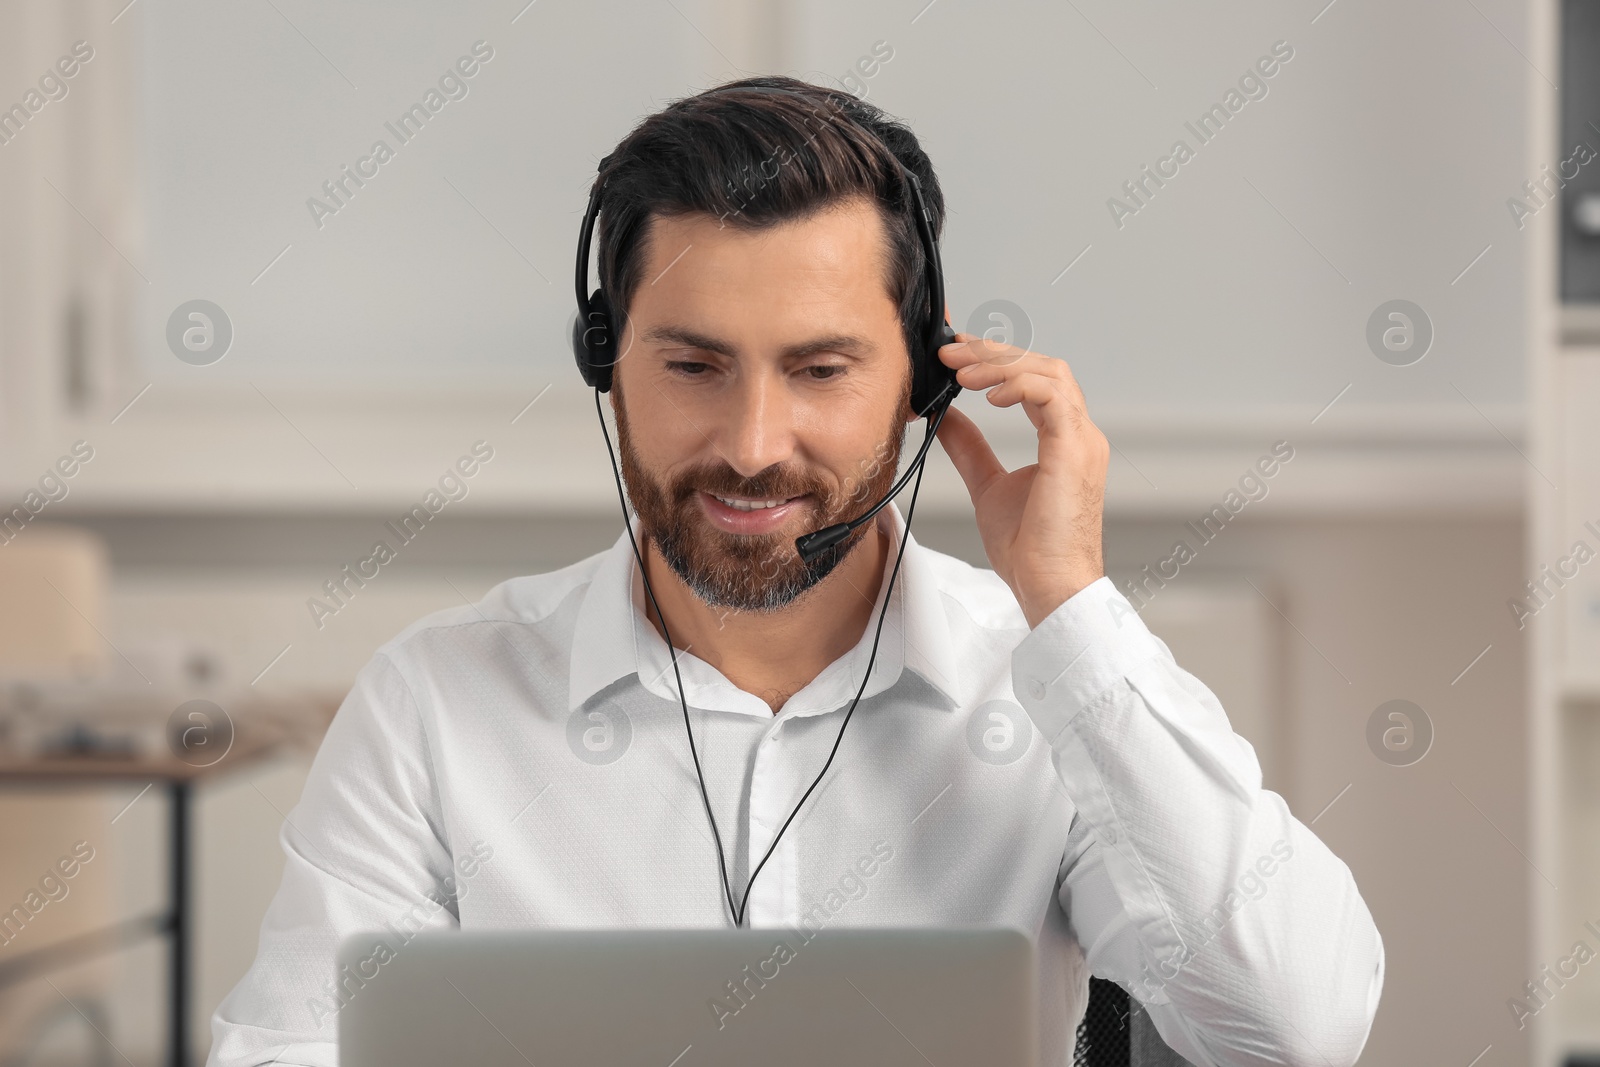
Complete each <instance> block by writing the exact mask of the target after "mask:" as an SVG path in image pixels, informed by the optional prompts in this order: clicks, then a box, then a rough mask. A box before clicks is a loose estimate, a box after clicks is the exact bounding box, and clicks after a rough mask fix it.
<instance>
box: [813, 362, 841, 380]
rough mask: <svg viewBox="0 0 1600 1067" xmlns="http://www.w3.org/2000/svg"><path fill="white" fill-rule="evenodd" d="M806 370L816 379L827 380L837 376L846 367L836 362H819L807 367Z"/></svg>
mask: <svg viewBox="0 0 1600 1067" xmlns="http://www.w3.org/2000/svg"><path fill="white" fill-rule="evenodd" d="M806 370H807V371H809V372H810V374H811V377H812V378H813V379H814V380H816V381H819V382H825V381H827V380H828V379H829V378H837V377H838V376H839V374H840V373H842V372H843V371H844V368H843V367H841V366H839V365H838V364H835V363H817V364H814V365H813V366H810V367H807V368H806ZM818 372H820V373H818Z"/></svg>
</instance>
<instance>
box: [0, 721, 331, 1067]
mask: <svg viewBox="0 0 1600 1067" xmlns="http://www.w3.org/2000/svg"><path fill="white" fill-rule="evenodd" d="M230 707H232V708H233V710H232V711H231V712H230V713H229V716H228V717H229V718H230V719H231V720H232V726H233V736H232V742H231V744H230V745H229V746H228V749H227V752H226V754H225V755H224V756H222V757H221V758H220V759H217V760H216V762H214V763H209V764H207V765H204V766H196V765H193V764H191V763H186V762H184V760H182V759H179V758H178V756H177V755H176V754H175V752H165V751H163V752H160V753H146V754H140V755H116V754H104V753H97V754H93V755H51V756H43V755H30V754H20V753H16V752H7V751H0V788H3V789H16V788H28V787H38V786H50V787H62V786H65V787H69V788H70V787H81V788H94V787H102V786H106V785H111V784H131V783H137V782H146V783H148V785H147V786H146V788H147V789H148V788H150V787H151V786H154V785H157V784H160V785H161V786H162V787H163V788H164V789H165V791H166V794H167V798H168V801H169V815H168V819H167V855H168V860H167V863H168V878H167V906H166V908H165V909H164V910H163V911H161V912H157V913H155V914H151V915H144V916H139V917H137V918H133V919H128V920H124V921H123V922H120V923H116V924H113V925H111V926H109V927H106V928H104V929H101V930H95V931H91V932H89V933H86V934H80V935H77V936H75V937H70V938H66V939H65V940H62V941H59V942H57V943H56V944H53V945H49V946H46V947H44V948H39V949H35V950H33V951H32V952H28V953H25V954H23V955H19V956H17V957H16V958H15V959H11V960H8V961H6V962H5V963H3V964H0V988H3V987H5V986H7V985H11V984H13V983H16V982H20V981H24V980H26V979H29V978H32V977H34V976H35V975H39V974H44V973H48V972H50V971H53V970H56V969H57V968H60V967H64V966H66V965H68V964H72V963H76V962H78V961H80V960H84V959H89V958H92V957H95V956H99V955H102V954H104V953H107V952H111V951H114V950H116V949H119V948H122V947H124V946H126V945H129V944H133V943H135V942H138V941H142V940H144V939H146V938H149V937H160V936H165V937H167V938H168V948H169V956H168V958H169V967H168V983H167V989H168V1012H167V1039H168V1046H167V1047H168V1053H169V1055H168V1062H169V1063H170V1064H171V1065H172V1067H192V1065H191V1063H190V1049H189V995H190V967H191V963H192V961H191V949H192V944H191V938H192V935H193V928H192V925H191V916H190V914H189V912H190V902H191V899H192V898H191V888H192V885H191V872H192V868H193V857H192V855H191V848H192V843H193V838H192V835H191V828H192V819H193V804H194V789H195V787H196V786H197V785H199V784H200V783H201V782H203V781H205V780H208V779H212V778H216V777H219V776H221V775H224V774H228V773H231V772H233V771H235V770H238V769H240V768H242V767H246V766H249V765H250V764H253V763H259V762H261V761H262V760H265V759H267V758H270V757H272V756H275V755H278V754H281V753H284V752H288V751H293V750H295V749H300V750H303V751H311V750H313V749H314V748H315V746H316V745H317V744H318V743H320V741H321V739H322V734H323V733H324V732H325V731H326V729H327V726H328V723H329V722H330V721H331V720H332V718H333V713H334V711H336V710H337V708H338V700H337V699H332V698H329V697H327V696H314V697H307V698H305V699H302V700H296V701H290V702H284V701H275V702H269V701H262V700H255V701H252V702H250V703H241V704H236V705H230ZM51 717H52V718H55V719H60V720H61V721H62V724H63V725H65V724H66V723H67V722H69V721H71V720H70V719H69V718H67V717H66V716H63V715H61V713H59V712H52V713H51ZM84 719H85V720H86V721H87V722H90V723H95V724H97V725H102V723H99V722H97V720H96V719H95V717H93V716H85V717H84ZM110 721H120V722H122V723H126V721H127V719H126V717H120V718H119V720H110ZM141 795H142V794H141ZM135 799H137V797H136V798H135Z"/></svg>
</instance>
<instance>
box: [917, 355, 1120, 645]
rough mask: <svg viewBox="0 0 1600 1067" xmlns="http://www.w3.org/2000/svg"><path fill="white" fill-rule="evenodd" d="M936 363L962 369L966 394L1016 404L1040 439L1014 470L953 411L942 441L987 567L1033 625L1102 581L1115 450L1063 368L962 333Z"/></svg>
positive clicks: (1040, 357)
mask: <svg viewBox="0 0 1600 1067" xmlns="http://www.w3.org/2000/svg"><path fill="white" fill-rule="evenodd" d="M939 358H940V359H941V360H943V361H944V363H945V365H946V366H950V367H954V368H956V371H957V373H956V378H957V381H959V382H960V383H961V385H962V387H963V388H965V389H987V390H988V391H989V393H988V396H989V403H991V404H994V405H995V406H996V407H1011V406H1012V405H1014V404H1018V403H1020V404H1021V405H1022V410H1023V411H1024V412H1026V413H1027V415H1028V418H1029V419H1031V420H1033V425H1034V427H1035V428H1036V429H1037V430H1038V431H1039V462H1037V463H1032V464H1029V465H1028V466H1026V467H1019V468H1018V469H1016V470H1014V471H1009V472H1008V471H1007V470H1006V469H1005V467H1004V466H1003V465H1002V464H1001V462H1000V461H999V459H997V458H996V457H995V454H994V450H993V449H991V448H990V447H989V442H988V441H987V440H985V439H984V436H983V432H982V431H981V430H979V429H978V426H977V424H976V423H974V422H973V421H972V420H971V419H969V418H967V417H966V416H965V415H963V414H962V413H961V412H960V411H957V410H956V409H955V407H954V406H952V407H951V408H950V410H949V411H948V412H947V413H946V414H945V417H944V423H943V424H942V425H941V426H940V427H939V443H940V444H942V445H944V449H945V452H946V453H947V454H948V455H949V456H950V459H951V462H953V463H954V464H955V467H956V470H957V471H959V472H960V474H961V480H962V481H964V482H966V484H967V491H968V492H969V493H971V494H972V504H973V508H974V509H975V510H976V512H977V515H978V532H979V533H980V534H982V536H983V548H984V551H985V552H986V553H987V554H988V556H989V563H990V565H991V566H993V567H994V570H995V573H996V574H998V575H1000V577H1001V578H1003V579H1005V582H1006V584H1007V585H1009V586H1010V587H1011V592H1012V593H1013V594H1015V596H1016V598H1017V603H1018V604H1020V605H1021V606H1022V613H1023V615H1025V616H1026V617H1027V619H1028V625H1029V626H1030V627H1037V626H1038V625H1039V624H1040V623H1041V622H1043V621H1044V619H1045V617H1046V616H1048V615H1049V614H1050V613H1051V612H1053V611H1055V609H1056V608H1058V607H1060V606H1061V605H1062V604H1063V603H1065V602H1066V600H1067V598H1068V597H1070V596H1072V595H1073V594H1074V593H1076V592H1078V590H1080V589H1082V588H1084V587H1085V586H1087V585H1088V584H1089V583H1091V582H1093V581H1094V580H1095V579H1097V578H1099V577H1100V576H1102V575H1103V574H1105V564H1104V561H1103V560H1102V558H1101V551H1100V537H1101V517H1102V512H1103V508H1104V503H1105V488H1106V464H1107V462H1108V461H1109V459H1110V455H1111V446H1110V444H1109V443H1108V442H1107V441H1106V437H1105V434H1103V433H1101V432H1100V429H1099V427H1097V426H1095V424H1094V423H1093V422H1091V421H1089V412H1088V410H1087V409H1086V407H1085V405H1084V400H1083V391H1082V390H1081V389H1079V388H1078V383H1077V381H1076V379H1074V378H1073V376H1072V371H1071V370H1069V369H1068V367H1067V365H1066V363H1065V362H1063V361H1062V360H1059V359H1052V358H1051V357H1049V356H1043V355H1040V354H1039V353H1037V352H1028V351H1025V350H1024V349H1021V348H1017V347H1015V346H1013V345H1007V344H1000V343H998V342H995V341H988V340H983V339H980V338H977V337H974V336H973V335H972V334H966V333H958V334H956V343H954V344H949V345H945V346H944V347H943V348H941V349H940V350H939Z"/></svg>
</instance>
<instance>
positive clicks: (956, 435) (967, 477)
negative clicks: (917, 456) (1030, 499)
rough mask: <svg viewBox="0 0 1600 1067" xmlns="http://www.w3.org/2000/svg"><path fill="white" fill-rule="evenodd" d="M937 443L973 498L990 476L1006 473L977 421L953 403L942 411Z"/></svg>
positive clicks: (978, 494) (986, 484)
mask: <svg viewBox="0 0 1600 1067" xmlns="http://www.w3.org/2000/svg"><path fill="white" fill-rule="evenodd" d="M939 443H940V444H941V445H943V446H944V450H945V454H946V455H948V456H949V457H950V462H951V463H953V464H955V468H956V473H958V474H960V475H961V480H962V481H963V482H965V483H966V486H967V492H968V493H969V494H971V496H972V499H973V500H974V501H976V500H977V499H978V498H979V497H980V496H982V495H983V490H984V488H985V487H987V486H988V484H989V482H990V480H991V479H993V478H995V477H997V476H999V475H1002V474H1004V473H1006V468H1005V464H1003V463H1001V462H1000V460H999V458H998V457H996V456H995V454H994V449H992V448H990V447H989V442H988V441H987V440H986V439H985V438H984V436H983V431H982V430H980V429H978V424H977V423H975V422H973V421H972V420H971V419H969V418H968V417H967V416H966V415H965V414H963V413H962V412H961V411H959V410H958V409H957V408H956V407H955V405H954V404H952V405H951V406H950V407H949V408H948V409H947V410H946V411H945V415H944V422H942V423H941V424H940V425H939Z"/></svg>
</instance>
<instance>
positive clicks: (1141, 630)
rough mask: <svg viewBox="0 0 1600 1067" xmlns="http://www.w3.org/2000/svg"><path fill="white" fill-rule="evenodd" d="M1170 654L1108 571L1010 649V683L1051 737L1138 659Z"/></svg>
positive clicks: (1019, 699) (1052, 739) (1043, 731)
mask: <svg viewBox="0 0 1600 1067" xmlns="http://www.w3.org/2000/svg"><path fill="white" fill-rule="evenodd" d="M1165 653H1166V645H1164V644H1162V642H1161V640H1160V638H1158V637H1156V635H1155V634H1153V633H1151V632H1150V631H1149V629H1148V628H1146V627H1145V624H1144V620H1143V619H1141V618H1139V613H1138V612H1137V611H1135V610H1134V609H1133V605H1132V604H1131V603H1129V602H1128V598H1127V597H1125V596H1123V595H1122V594H1121V593H1119V592H1118V591H1117V587H1116V586H1115V585H1114V584H1112V581H1111V579H1110V578H1109V577H1107V576H1102V577H1100V578H1097V579H1095V580H1094V581H1093V582H1090V583H1089V584H1088V585H1086V586H1084V587H1083V588H1082V589H1080V590H1078V591H1077V592H1076V593H1074V594H1073V595H1072V596H1070V597H1068V598H1067V600H1066V601H1065V602H1063V603H1062V604H1061V605H1060V606H1059V607H1057V608H1056V609H1055V610H1054V611H1052V612H1051V613H1050V614H1049V615H1047V616H1046V617H1045V618H1044V620H1043V621H1042V622H1040V623H1039V625H1038V626H1036V627H1034V628H1033V630H1032V631H1031V632H1030V633H1029V634H1028V636H1027V637H1024V638H1023V639H1022V642H1021V643H1020V644H1018V645H1017V647H1016V648H1015V649H1014V650H1013V651H1012V653H1011V680H1012V688H1013V690H1014V691H1015V693H1016V696H1017V700H1018V701H1019V702H1020V703H1021V704H1022V706H1023V708H1024V709H1025V710H1026V711H1027V712H1028V715H1029V717H1031V718H1032V719H1033V722H1034V725H1036V726H1038V727H1039V730H1040V732H1041V733H1042V734H1043V735H1044V736H1045V738H1046V739H1047V740H1050V741H1054V740H1055V738H1056V736H1057V735H1058V734H1060V732H1061V731H1062V730H1064V729H1066V727H1067V725H1068V724H1069V723H1070V722H1071V721H1072V720H1073V718H1074V717H1076V716H1077V714H1078V712H1080V711H1082V710H1083V709H1084V708H1086V707H1088V706H1089V705H1091V704H1093V703H1094V702H1095V701H1096V700H1098V699H1099V698H1100V697H1101V696H1103V695H1104V694H1105V693H1106V691H1107V690H1109V689H1110V688H1111V687H1112V686H1114V685H1116V684H1117V683H1118V682H1119V681H1121V680H1122V678H1123V677H1124V676H1125V675H1126V674H1127V672H1128V671H1129V670H1130V669H1132V668H1133V667H1134V666H1135V665H1137V664H1139V663H1141V662H1144V661H1145V660H1148V659H1150V658H1151V657H1153V656H1157V655H1163V654H1165Z"/></svg>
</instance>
